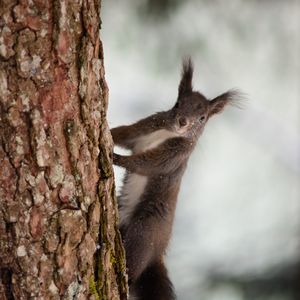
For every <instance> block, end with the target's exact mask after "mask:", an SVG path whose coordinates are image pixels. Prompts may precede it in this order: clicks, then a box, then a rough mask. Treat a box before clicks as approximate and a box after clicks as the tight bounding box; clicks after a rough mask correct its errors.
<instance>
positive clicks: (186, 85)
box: [178, 57, 194, 98]
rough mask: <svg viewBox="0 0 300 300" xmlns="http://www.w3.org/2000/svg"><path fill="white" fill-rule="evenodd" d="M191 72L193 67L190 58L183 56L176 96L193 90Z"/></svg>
mask: <svg viewBox="0 0 300 300" xmlns="http://www.w3.org/2000/svg"><path fill="white" fill-rule="evenodd" d="M193 72H194V67H193V63H192V60H191V58H190V57H188V58H185V59H184V60H183V63H182V75H181V80H180V83H179V87H178V98H180V97H182V96H183V95H185V94H189V93H191V92H192V91H193V86H192V80H193Z"/></svg>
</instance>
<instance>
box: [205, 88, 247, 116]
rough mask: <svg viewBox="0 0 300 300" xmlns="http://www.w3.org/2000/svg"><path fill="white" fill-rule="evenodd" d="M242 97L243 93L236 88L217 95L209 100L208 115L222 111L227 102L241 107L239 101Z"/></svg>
mask: <svg viewBox="0 0 300 300" xmlns="http://www.w3.org/2000/svg"><path fill="white" fill-rule="evenodd" d="M242 99H243V95H242V93H241V92H239V91H238V90H229V91H228V92H226V93H223V94H221V95H219V96H218V97H216V98H214V99H213V100H211V101H209V116H212V115H214V114H218V113H220V112H222V111H223V109H224V107H225V105H227V104H230V105H233V106H236V107H238V108H241V106H240V105H239V104H240V103H239V102H240V101H241V100H242Z"/></svg>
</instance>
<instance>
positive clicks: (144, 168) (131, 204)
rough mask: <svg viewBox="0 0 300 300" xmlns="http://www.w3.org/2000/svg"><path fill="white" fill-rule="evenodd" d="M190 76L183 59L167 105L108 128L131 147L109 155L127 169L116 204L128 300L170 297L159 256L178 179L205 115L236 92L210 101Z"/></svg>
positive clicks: (168, 233) (189, 65)
mask: <svg viewBox="0 0 300 300" xmlns="http://www.w3.org/2000/svg"><path fill="white" fill-rule="evenodd" d="M192 77H193V65H192V62H191V59H187V60H184V62H183V71H182V78H181V81H180V84H179V88H178V98H177V101H176V104H175V106H174V107H173V108H172V109H170V110H168V111H163V112H159V113H156V114H154V115H151V116H149V117H147V118H145V119H142V120H140V121H138V122H136V123H134V124H133V125H129V126H120V127H116V128H113V129H112V130H111V133H112V137H113V140H114V143H115V145H118V146H121V147H123V148H126V149H129V150H131V151H132V155H130V156H123V155H118V154H115V153H114V154H113V162H114V164H115V165H117V166H120V167H123V168H125V169H126V174H125V179H124V185H123V188H122V191H121V194H120V196H119V197H118V205H119V215H120V225H119V226H120V231H121V234H122V238H123V242H124V247H125V251H126V260H127V268H128V277H129V288H130V299H140V300H172V299H175V293H174V291H173V286H172V283H171V281H170V280H169V278H168V274H167V270H166V267H165V265H164V263H163V256H164V254H165V251H166V248H167V245H168V242H169V240H170V237H171V231H172V224H173V219H174V213H175V207H176V201H177V195H178V191H179V188H180V182H181V178H182V175H183V173H184V171H185V168H186V165H187V161H188V159H189V156H190V154H191V153H192V151H193V149H194V147H195V145H196V143H197V140H198V138H199V136H200V135H201V133H202V131H203V129H204V126H205V124H206V122H207V121H208V119H209V118H210V117H211V116H213V115H214V114H216V113H219V112H221V111H222V110H223V108H224V107H225V105H226V104H230V103H231V104H232V103H234V101H235V99H236V96H238V94H237V92H236V91H234V90H231V91H228V92H226V93H224V94H222V95H220V96H218V97H216V98H214V99H213V100H210V101H209V100H208V99H207V98H206V97H205V96H203V95H202V94H201V93H199V92H196V91H193V88H192Z"/></svg>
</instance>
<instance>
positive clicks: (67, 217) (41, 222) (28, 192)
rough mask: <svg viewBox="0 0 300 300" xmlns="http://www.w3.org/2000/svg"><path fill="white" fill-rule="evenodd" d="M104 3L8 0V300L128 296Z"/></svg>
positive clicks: (2, 224) (1, 96) (4, 66)
mask: <svg viewBox="0 0 300 300" xmlns="http://www.w3.org/2000/svg"><path fill="white" fill-rule="evenodd" d="M100 9H101V5H100V0H83V1H81V0H75V1H68V0H60V1H58V0H47V1H46V0H22V1H12V0H4V1H0V140H1V143H0V167H1V168H0V299H1V300H2V299H3V300H5V299H6V300H8V299H18V300H19V299H127V284H126V275H125V258H124V257H125V256H124V250H123V247H122V243H121V238H120V234H119V232H118V230H117V226H116V219H117V208H116V199H115V189H114V177H113V169H112V159H111V157H112V155H111V154H112V139H111V135H110V132H109V128H108V125H107V122H106V110H107V104H108V102H107V101H108V88H107V86H106V83H105V78H104V65H103V49H102V44H101V41H100V38H99V31H100V25H101V21H100Z"/></svg>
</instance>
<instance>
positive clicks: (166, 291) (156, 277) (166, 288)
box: [130, 262, 176, 300]
mask: <svg viewBox="0 0 300 300" xmlns="http://www.w3.org/2000/svg"><path fill="white" fill-rule="evenodd" d="M131 293H132V294H134V296H135V297H136V299H138V300H175V299H176V296H175V293H174V291H173V285H172V283H171V281H170V279H169V277H168V272H167V269H166V267H165V266H164V264H163V262H155V263H153V264H151V265H150V266H149V267H147V269H146V270H145V271H144V272H143V273H142V275H141V276H140V277H139V278H138V280H137V281H136V282H135V283H133V284H132V286H131V287H130V294H131ZM130 299H131V297H130ZM133 299H135V298H133Z"/></svg>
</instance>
